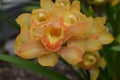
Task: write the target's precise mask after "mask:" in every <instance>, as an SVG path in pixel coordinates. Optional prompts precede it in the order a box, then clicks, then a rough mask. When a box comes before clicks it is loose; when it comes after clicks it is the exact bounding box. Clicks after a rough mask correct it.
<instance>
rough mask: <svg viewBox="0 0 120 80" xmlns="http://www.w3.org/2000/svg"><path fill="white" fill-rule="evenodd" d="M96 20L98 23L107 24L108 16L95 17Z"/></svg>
mask: <svg viewBox="0 0 120 80" xmlns="http://www.w3.org/2000/svg"><path fill="white" fill-rule="evenodd" d="M94 21H95V22H96V23H100V24H105V22H106V18H105V17H96V18H95V19H94Z"/></svg>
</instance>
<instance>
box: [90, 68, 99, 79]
mask: <svg viewBox="0 0 120 80" xmlns="http://www.w3.org/2000/svg"><path fill="white" fill-rule="evenodd" d="M89 73H90V80H97V78H98V76H99V68H92V69H90V70H89Z"/></svg>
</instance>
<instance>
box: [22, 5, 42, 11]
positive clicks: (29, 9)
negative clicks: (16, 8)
mask: <svg viewBox="0 0 120 80" xmlns="http://www.w3.org/2000/svg"><path fill="white" fill-rule="evenodd" d="M38 8H40V7H39V6H26V7H24V8H23V10H24V11H29V12H30V11H32V10H33V9H38Z"/></svg>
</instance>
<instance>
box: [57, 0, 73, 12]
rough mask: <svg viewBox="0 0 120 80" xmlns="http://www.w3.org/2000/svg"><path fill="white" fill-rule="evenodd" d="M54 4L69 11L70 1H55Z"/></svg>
mask: <svg viewBox="0 0 120 80" xmlns="http://www.w3.org/2000/svg"><path fill="white" fill-rule="evenodd" d="M55 4H59V5H61V6H63V7H65V8H66V9H67V10H69V9H70V6H71V3H70V0H56V2H55Z"/></svg>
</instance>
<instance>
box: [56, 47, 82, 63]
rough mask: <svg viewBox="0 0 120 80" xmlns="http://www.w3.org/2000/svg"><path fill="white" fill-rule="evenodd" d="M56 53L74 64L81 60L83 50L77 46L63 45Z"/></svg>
mask: <svg viewBox="0 0 120 80" xmlns="http://www.w3.org/2000/svg"><path fill="white" fill-rule="evenodd" d="M58 54H60V55H61V57H62V58H63V59H64V60H65V61H67V62H68V63H69V64H72V65H76V64H78V63H79V62H81V61H82V56H83V52H82V51H81V50H80V49H79V48H77V47H63V48H62V49H61V50H60V51H58Z"/></svg>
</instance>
